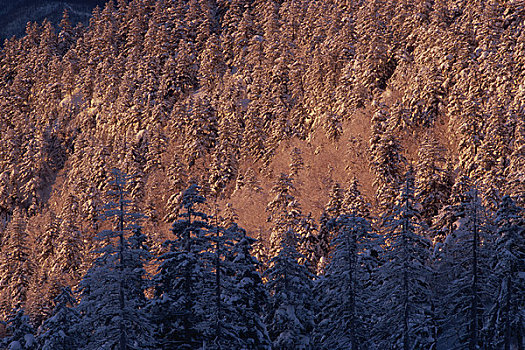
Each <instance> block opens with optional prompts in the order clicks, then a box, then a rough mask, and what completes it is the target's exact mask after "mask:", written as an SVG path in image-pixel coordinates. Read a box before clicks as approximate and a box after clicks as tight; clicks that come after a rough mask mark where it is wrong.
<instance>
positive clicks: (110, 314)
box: [76, 169, 153, 350]
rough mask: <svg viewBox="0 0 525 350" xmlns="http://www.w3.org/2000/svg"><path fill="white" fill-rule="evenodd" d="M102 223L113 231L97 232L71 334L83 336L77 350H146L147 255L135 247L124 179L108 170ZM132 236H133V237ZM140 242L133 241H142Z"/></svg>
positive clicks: (148, 338) (148, 327)
mask: <svg viewBox="0 0 525 350" xmlns="http://www.w3.org/2000/svg"><path fill="white" fill-rule="evenodd" d="M112 176H113V179H112V180H111V181H110V187H111V188H112V190H110V191H109V193H108V196H109V197H110V198H111V200H110V201H109V202H108V203H107V205H106V211H105V212H104V218H105V219H106V220H107V221H109V222H110V223H111V224H112V225H115V229H108V230H103V231H101V232H100V233H99V235H98V238H99V239H100V240H101V241H102V242H103V245H102V248H101V249H100V250H99V251H98V254H99V256H98V258H97V259H96V260H95V261H94V262H93V265H92V267H91V268H90V269H89V270H88V271H87V273H86V275H85V276H84V278H83V279H82V281H81V282H80V285H79V286H80V292H81V296H80V297H81V299H80V302H79V304H78V305H77V307H76V310H77V311H78V312H79V314H80V315H81V321H80V323H79V324H78V325H77V330H78V331H82V332H83V334H87V337H86V338H83V339H81V342H80V344H79V348H81V349H86V350H87V349H98V348H100V347H110V348H111V347H114V348H118V349H122V350H124V349H128V348H133V347H135V348H136V347H139V348H143V349H147V348H149V347H150V346H151V344H152V343H153V341H152V338H151V336H152V327H151V324H150V322H149V320H148V316H147V314H146V313H145V309H144V307H145V296H144V291H145V289H146V287H147V285H146V281H147V280H146V279H145V271H144V264H145V263H146V262H147V260H148V258H149V255H148V252H147V251H146V250H145V249H144V247H143V246H142V245H141V244H137V242H134V241H137V239H136V238H137V235H138V236H139V237H140V229H139V227H140V226H139V225H138V223H139V220H140V219H141V218H142V217H143V216H142V215H141V214H137V213H132V212H130V211H129V209H128V208H129V207H130V205H131V202H130V200H129V199H127V195H128V194H127V192H126V190H125V188H126V185H127V183H128V181H129V178H130V176H129V175H126V174H123V173H122V172H121V171H120V170H118V169H113V170H112ZM137 232H138V233H137ZM143 240H144V239H140V240H138V241H139V242H140V241H143Z"/></svg>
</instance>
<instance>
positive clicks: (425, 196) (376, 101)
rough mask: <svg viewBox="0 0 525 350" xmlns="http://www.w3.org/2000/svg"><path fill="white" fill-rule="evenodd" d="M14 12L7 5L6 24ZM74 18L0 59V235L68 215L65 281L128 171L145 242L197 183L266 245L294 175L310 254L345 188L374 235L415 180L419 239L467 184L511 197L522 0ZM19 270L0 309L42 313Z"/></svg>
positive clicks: (519, 132) (246, 3)
mask: <svg viewBox="0 0 525 350" xmlns="http://www.w3.org/2000/svg"><path fill="white" fill-rule="evenodd" d="M24 4H26V3H25V2H24ZM28 4H29V2H28ZM39 4H40V3H39ZM46 4H47V3H46ZM55 5H56V4H55V3H52V2H49V4H47V5H46V6H49V11H50V12H49V13H51V12H53V13H55V12H56V11H58V7H53V6H55ZM28 6H29V5H28ZM31 6H33V5H31ZM35 6H36V5H35ZM38 6H40V5H38ZM42 6H44V5H42ZM57 6H58V5H57ZM68 6H69V5H68ZM71 7H72V8H73V5H71ZM20 8H21V7H19V6H14V5H13V7H12V8H10V7H4V12H3V13H1V14H2V18H3V19H0V21H2V20H3V21H4V22H3V23H4V25H2V22H0V26H1V27H3V28H7V29H9V28H10V27H9V24H8V19H9V18H13V17H15V14H16V13H17V12H16V11H19V9H20ZM35 11H36V12H37V13H39V15H40V14H44V13H48V12H46V11H47V10H46V11H44V9H43V7H39V8H38V9H36V10H35ZM60 11H62V10H61V8H60ZM76 11H77V10H73V11H70V13H71V14H72V13H76ZM78 11H80V10H78ZM82 11H83V10H82ZM45 16H47V15H45ZM18 18H21V17H18ZM22 18H23V17H22ZM34 18H37V17H34ZM23 20H24V21H25V19H23ZM75 21H76V19H75ZM71 23H72V21H71V20H69V19H68V18H67V17H66V18H64V19H63V20H62V21H61V23H60V26H59V27H58V29H57V31H55V29H54V27H53V26H52V25H51V24H50V23H49V22H44V23H43V24H42V25H40V24H31V25H30V26H28V28H27V30H26V34H25V35H24V36H23V37H20V38H18V39H12V40H8V41H6V44H5V46H4V48H3V49H2V51H1V52H0V138H1V140H2V142H1V143H0V233H1V237H2V238H3V239H5V240H7V238H8V237H9V235H12V234H13V232H14V231H13V230H14V228H13V226H14V225H15V224H14V223H13V222H14V221H13V218H16V219H17V220H21V221H23V222H24V225H23V226H24V227H27V229H24V230H23V231H24V232H27V235H28V237H27V245H28V246H29V247H37V246H38V245H39V244H43V242H42V237H44V236H45V233H46V232H47V231H48V230H50V229H51V227H53V225H55V224H56V223H57V222H58V223H60V225H62V224H64V222H67V223H68V224H70V225H72V226H71V227H73V228H71V227H69V228H62V229H63V230H66V231H67V230H68V229H71V230H72V231H74V232H76V233H75V234H78V235H79V236H81V237H82V240H81V241H82V244H80V247H79V251H80V252H81V253H79V254H80V256H81V258H79V259H80V260H81V262H80V263H79V265H78V268H77V270H76V271H75V272H74V273H73V272H71V271H69V272H64V274H65V275H66V277H64V278H62V277H60V284H68V285H76V284H77V282H78V280H79V279H80V276H82V275H83V273H84V272H85V271H86V270H88V268H89V267H90V266H91V263H92V261H93V259H94V258H95V256H94V255H93V254H91V253H89V252H91V250H92V249H93V248H94V247H96V246H97V245H98V244H100V242H99V241H96V240H95V239H94V238H95V236H96V235H97V234H98V233H99V232H100V231H101V230H102V229H104V228H107V227H106V226H108V224H107V223H103V222H101V213H102V212H103V211H104V204H105V203H107V202H108V194H107V193H108V189H109V188H110V187H111V186H110V185H108V183H109V180H110V179H111V171H112V169H113V168H119V169H121V170H122V171H124V172H126V173H128V174H132V175H133V178H132V179H131V180H130V181H131V182H130V183H129V184H128V185H127V186H128V187H127V188H126V189H127V190H128V191H129V192H130V195H131V200H132V204H131V205H132V207H133V208H134V210H137V211H139V212H141V213H143V214H145V215H146V216H147V217H146V218H145V219H144V220H143V222H142V225H143V227H144V228H143V231H144V233H145V234H146V236H148V242H149V244H150V245H151V246H152V247H153V248H154V249H153V250H154V251H155V253H159V252H162V251H165V249H166V247H165V246H164V247H162V246H161V243H162V242H163V241H164V240H165V239H168V238H170V239H171V238H173V237H172V235H173V233H172V232H171V231H170V230H169V229H170V227H171V225H172V223H173V221H174V220H175V219H177V218H178V217H179V215H180V214H181V211H180V210H181V192H182V191H183V190H184V189H186V188H188V187H189V186H190V185H191V184H197V185H199V186H200V187H201V188H202V194H203V195H204V196H205V197H206V198H207V203H208V204H207V206H206V207H205V211H206V212H207V213H209V214H212V215H215V216H214V217H215V219H216V220H218V218H217V216H219V215H220V216H223V217H235V215H237V216H238V223H239V225H240V226H242V227H244V228H245V229H246V230H247V231H248V234H249V235H251V236H253V237H260V238H262V240H263V242H264V244H265V245H266V246H267V247H270V246H272V245H275V244H277V243H275V242H274V240H273V238H272V235H275V232H276V225H277V224H276V219H275V217H274V215H273V214H272V210H274V209H272V208H273V206H275V205H276V204H275V203H276V201H277V200H278V199H279V198H280V197H279V193H280V192H279V186H281V185H282V182H286V181H289V183H290V184H293V186H294V187H295V189H294V190H291V189H290V193H291V194H290V195H293V196H292V197H291V198H293V199H294V200H293V201H292V200H290V202H289V203H288V205H289V206H290V208H292V209H293V210H292V209H290V210H291V211H293V213H295V214H297V215H298V216H300V218H301V220H302V221H301V220H299V221H300V222H301V225H303V226H301V227H302V228H304V227H305V225H306V224H305V222H310V223H313V224H312V225H311V227H310V228H309V230H311V231H309V232H310V234H311V235H312V237H315V239H316V240H317V241H316V242H317V243H316V244H317V248H315V249H317V253H316V254H318V255H317V256H316V257H315V259H316V260H315V262H314V263H315V264H318V263H319V264H320V265H319V266H321V265H322V262H323V261H324V259H325V258H326V256H323V257H321V256H320V255H323V254H324V255H326V254H328V252H327V249H328V248H326V247H327V246H326V245H327V244H329V242H324V243H323V242H322V239H326V240H328V238H321V237H324V236H322V235H324V234H327V233H326V232H327V231H326V230H328V229H327V227H328V226H329V225H328V221H329V219H330V218H336V217H337V216H338V215H339V214H341V213H339V212H338V211H340V208H339V209H337V210H336V209H334V208H335V207H334V203H335V202H337V200H340V201H342V199H341V198H340V199H336V197H337V196H339V195H340V194H338V193H339V192H338V191H339V190H338V188H340V189H342V190H341V191H343V192H345V193H347V197H348V196H351V195H350V194H349V193H354V192H352V191H354V190H357V189H359V191H360V192H361V193H363V195H364V197H365V199H366V201H367V202H368V203H369V207H368V208H369V209H370V213H368V214H367V215H369V217H371V218H373V220H372V221H373V226H374V229H377V230H378V232H381V230H383V229H384V227H383V226H382V225H383V223H384V220H386V219H387V218H389V217H390V216H391V215H392V213H393V211H394V209H393V208H394V207H395V205H396V203H397V204H398V202H396V198H397V197H398V195H399V193H400V190H402V189H404V188H405V187H406V186H408V185H407V184H408V183H409V182H410V181H411V180H410V179H412V176H414V181H415V190H414V191H415V194H414V195H415V198H417V201H418V202H419V204H418V206H417V208H418V210H421V219H420V220H421V222H422V223H424V227H425V230H426V231H425V233H424V234H422V235H423V236H425V237H426V238H428V239H429V242H432V244H441V242H442V241H443V240H444V236H445V234H444V233H443V227H445V226H446V225H448V226H446V227H448V228H449V229H451V227H452V226H453V225H452V224H451V223H450V222H448V221H447V223H446V225H445V224H444V223H443V221H440V220H445V219H444V217H445V214H446V213H448V212H446V213H445V211H444V209H443V208H448V209H447V210H451V209H450V207H447V205H449V204H450V205H451V203H455V202H454V200H458V198H459V197H458V196H459V194H458V193H459V192H458V191H460V189H461V190H463V189H464V187H461V186H463V185H464V183H468V184H471V185H472V186H475V188H476V196H477V193H478V191H479V197H480V198H481V201H482V203H483V206H484V207H485V208H487V210H490V213H492V214H489V215H488V217H491V216H493V215H495V214H494V213H495V212H496V210H497V208H498V205H499V203H500V202H501V200H502V198H503V197H504V196H505V195H510V196H512V197H513V198H514V199H515V200H516V201H517V203H519V204H522V205H523V204H524V201H525V196H524V193H525V192H524V190H525V187H524V186H525V179H524V175H523V174H524V170H523V169H524V166H525V163H524V159H525V158H524V157H525V153H524V147H525V146H524V145H525V143H524V142H525V109H524V107H525V104H524V101H525V30H524V29H525V6H524V5H523V4H522V2H520V1H505V0H499V1H476V0H462V1H451V0H435V1H429V0H420V1H387V2H385V1H379V0H377V1H376V0H374V1H364V2H359V1H343V0H330V1H308V0H299V1H297V0H294V1H282V0H279V1H277V0H254V1H251V0H233V1H226V0H216V1H215V0H190V1H185V0H179V1H171V0H157V1H154V0H132V1H130V2H127V1H125V0H123V1H118V2H113V1H110V2H108V3H107V4H106V6H105V7H104V8H103V9H100V10H98V9H96V10H94V12H93V14H92V16H91V18H90V20H89V24H88V25H87V26H86V27H84V28H82V27H77V28H73V25H72V24H71ZM7 29H6V30H7ZM1 35H4V34H2V33H0V36H1ZM281 174H287V175H286V176H285V175H281ZM407 174H408V175H407ZM288 175H289V176H288ZM354 179H356V180H357V182H355V181H354ZM465 179H468V181H467V180H465ZM409 180H410V181H409ZM290 186H291V185H290ZM465 186H466V185H465ZM469 186H470V185H469ZM290 188H291V187H290ZM341 193H342V192H341ZM281 195H282V193H281ZM356 196H357V195H356ZM357 197H358V196H357ZM357 197H356V198H357ZM359 198H360V197H359ZM476 198H477V197H476ZM354 199H355V198H354ZM347 201H348V200H347ZM367 211H368V209H367ZM232 212H235V213H236V214H235V215H234V214H233V213H232ZM309 213H311V214H312V216H308V214H309ZM444 213H445V214H444ZM295 214H294V215H295ZM336 214H337V215H336ZM290 215H292V214H290ZM447 215H448V214H447ZM309 220H310V221H309ZM15 221H16V220H15ZM64 225H65V224H64ZM297 225H299V224H297ZM327 225H328V226H327ZM440 225H441V226H440ZM299 226H300V225H299ZM382 227H383V228H382ZM298 230H299V228H298ZM277 231H278V230H277ZM322 244H325V246H324V248H322V249H321V248H319V247H321V246H322ZM429 244H430V243H429ZM260 249H263V248H262V247H260ZM323 249H324V250H323ZM36 250H37V251H38V249H36ZM321 251H322V252H321ZM33 254H36V253H33ZM50 254H51V253H50ZM57 254H58V253H56V252H55V253H52V254H51V255H50V256H51V258H49V259H51V260H53V259H55V258H57V256H58V255H57ZM33 258H34V259H37V258H36V257H33ZM33 258H28V259H29V260H31V259H33ZM57 259H58V258H57ZM32 268H33V270H32V272H31V274H30V275H31V276H30V277H28V282H27V283H26V284H25V285H24V286H23V287H21V288H22V289H21V290H23V293H22V294H20V295H17V298H18V299H17V300H14V299H12V300H11V301H9V302H6V303H7V304H5V305H3V306H2V305H0V307H1V308H2V312H0V313H1V314H7V313H8V312H9V311H10V307H13V305H14V304H16V301H18V302H20V303H22V304H27V307H28V309H29V310H30V312H32V313H33V314H34V315H38V316H39V317H40V316H41V315H43V314H46V313H48V312H49V310H48V309H45V307H44V306H42V305H41V303H42V302H41V301H40V300H41V299H43V300H46V302H48V301H49V299H50V298H51V296H54V295H56V294H57V292H56V290H53V291H50V290H48V289H50V287H49V286H48V284H50V283H51V282H49V280H51V279H52V278H51V277H49V278H48V276H47V272H45V271H41V270H39V266H38V264H36V263H35V264H34V265H32ZM151 269H152V270H153V268H151ZM319 269H320V270H319V271H322V266H321V267H319ZM319 271H317V272H319ZM44 274H45V275H46V278H45V281H44V282H42V280H41V279H39V278H43V277H42V276H43V275H44ZM59 275H60V274H59ZM6 281H7V280H6ZM4 283H7V282H5V281H4ZM38 283H44V285H45V286H46V287H45V288H41V289H39V288H37V287H36V286H37V285H38ZM57 283H58V282H57ZM48 287H49V288H48ZM43 293H47V294H46V295H45V296H44V297H42V294H43ZM9 298H10V296H7V295H2V296H1V297H0V299H3V300H8V299H9ZM46 307H48V306H46Z"/></svg>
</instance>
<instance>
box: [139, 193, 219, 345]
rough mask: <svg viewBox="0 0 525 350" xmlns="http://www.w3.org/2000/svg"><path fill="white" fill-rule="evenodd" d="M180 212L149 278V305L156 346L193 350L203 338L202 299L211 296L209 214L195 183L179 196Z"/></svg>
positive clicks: (204, 306)
mask: <svg viewBox="0 0 525 350" xmlns="http://www.w3.org/2000/svg"><path fill="white" fill-rule="evenodd" d="M180 203H181V204H180V205H181V209H182V210H181V213H180V214H179V219H178V220H176V221H175V222H174V223H173V226H172V229H171V232H172V234H173V235H174V239H173V240H168V241H166V242H165V246H167V248H168V249H169V250H168V251H167V252H166V253H164V254H163V255H161V256H160V258H159V260H160V265H159V268H158V272H157V275H156V276H155V277H154V283H155V298H154V299H153V300H151V302H150V305H149V309H150V310H151V311H150V312H151V313H152V314H153V318H154V322H155V324H156V326H157V331H156V337H157V339H158V343H159V344H158V346H159V347H161V348H166V349H167V348H170V349H197V348H199V347H200V346H202V345H203V342H204V341H205V338H204V332H205V330H207V329H205V328H204V327H202V325H204V324H206V321H207V315H206V311H207V309H206V304H207V303H208V302H209V300H213V299H211V298H213V289H212V288H210V286H213V280H214V279H213V274H212V271H211V268H212V267H211V262H210V259H209V254H208V252H209V251H210V250H211V249H212V245H211V241H210V239H209V237H208V229H209V227H210V225H209V223H208V215H206V214H205V213H204V212H201V211H200V210H199V205H202V204H204V203H205V198H204V197H203V196H202V195H201V194H200V187H199V186H198V185H195V184H193V185H190V186H189V187H188V188H187V189H186V190H185V191H184V192H183V193H182V197H181V201H180Z"/></svg>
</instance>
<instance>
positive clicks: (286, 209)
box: [266, 173, 302, 258]
mask: <svg viewBox="0 0 525 350" xmlns="http://www.w3.org/2000/svg"><path fill="white" fill-rule="evenodd" d="M294 192H295V186H294V184H293V178H292V177H291V176H289V175H287V174H284V173H282V174H281V175H280V176H279V178H278V179H277V181H276V182H275V184H274V186H273V187H272V189H271V193H272V194H274V198H273V199H272V200H271V201H270V202H269V203H268V205H267V206H266V211H268V212H269V213H270V215H269V216H268V221H270V222H272V228H271V232H270V252H269V254H270V258H272V257H274V256H276V255H277V253H278V252H279V250H280V249H281V247H282V245H281V241H282V239H283V238H284V236H285V234H286V232H287V231H289V230H297V227H298V226H299V222H300V220H301V217H302V214H301V210H300V207H299V204H298V203H297V201H296V200H295V197H294ZM294 232H296V231H294Z"/></svg>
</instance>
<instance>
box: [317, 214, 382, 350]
mask: <svg viewBox="0 0 525 350" xmlns="http://www.w3.org/2000/svg"><path fill="white" fill-rule="evenodd" d="M329 225H331V226H333V227H334V228H335V230H336V236H335V238H334V239H333V240H332V242H331V246H332V254H331V260H330V261H329V262H328V265H327V266H326V269H325V271H324V274H323V275H322V276H321V277H320V278H319V280H318V281H317V283H316V286H315V290H316V295H317V296H318V297H317V299H318V303H319V314H318V315H317V316H316V318H317V320H318V321H317V325H316V329H315V342H316V344H318V345H319V346H320V347H322V348H326V349H343V348H348V349H361V348H366V347H367V345H370V344H369V343H367V342H368V339H369V338H370V336H371V335H372V334H373V333H372V332H370V331H369V329H370V326H371V324H370V319H371V317H372V315H373V312H372V311H373V310H374V309H373V306H372V305H373V298H374V294H373V292H374V291H373V289H372V286H371V285H370V283H369V282H370V274H371V271H372V269H373V268H374V265H375V261H374V260H375V257H373V256H372V254H371V253H372V250H378V248H377V247H376V245H378V244H379V243H380V242H379V240H378V237H377V235H376V234H375V233H373V231H372V228H371V226H370V222H369V221H368V220H367V219H366V218H363V217H359V216H357V215H356V214H355V213H351V214H341V215H339V216H338V217H337V218H334V219H332V220H331V221H330V223H329Z"/></svg>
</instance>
